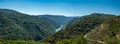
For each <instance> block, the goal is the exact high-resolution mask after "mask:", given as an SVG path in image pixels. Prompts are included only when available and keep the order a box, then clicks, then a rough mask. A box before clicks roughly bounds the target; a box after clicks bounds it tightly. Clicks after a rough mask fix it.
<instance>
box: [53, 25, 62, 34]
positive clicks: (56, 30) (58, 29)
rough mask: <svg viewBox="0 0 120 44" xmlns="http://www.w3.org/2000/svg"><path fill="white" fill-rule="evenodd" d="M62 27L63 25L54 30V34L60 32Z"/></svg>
mask: <svg viewBox="0 0 120 44" xmlns="http://www.w3.org/2000/svg"><path fill="white" fill-rule="evenodd" d="M63 27H64V26H63V25H61V26H60V27H59V28H57V29H55V32H58V31H60V30H61V29H62V28H63Z"/></svg>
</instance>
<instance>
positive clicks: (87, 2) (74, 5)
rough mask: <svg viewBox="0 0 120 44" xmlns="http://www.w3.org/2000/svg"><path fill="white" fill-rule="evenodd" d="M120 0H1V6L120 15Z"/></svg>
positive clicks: (26, 10) (32, 12) (67, 13)
mask: <svg viewBox="0 0 120 44" xmlns="http://www.w3.org/2000/svg"><path fill="white" fill-rule="evenodd" d="M119 2H120V1H119V0H0V8H4V9H12V10H16V11H19V12H21V13H25V14H30V15H43V14H50V15H64V16H84V15H89V14H92V13H104V14H114V15H120V10H119V9H120V6H119V5H120V3H119Z"/></svg>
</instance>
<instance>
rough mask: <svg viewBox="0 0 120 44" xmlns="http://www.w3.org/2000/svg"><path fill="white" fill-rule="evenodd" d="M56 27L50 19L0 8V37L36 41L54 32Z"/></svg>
mask: <svg viewBox="0 0 120 44" xmlns="http://www.w3.org/2000/svg"><path fill="white" fill-rule="evenodd" d="M51 22H52V23H51ZM56 27H57V23H56V24H55V23H54V22H53V21H51V20H46V19H44V18H40V17H37V16H30V15H26V14H22V13H19V12H17V11H14V10H9V9H0V39H8V40H36V41H38V40H41V39H43V38H45V37H47V36H48V35H51V34H54V33H55V30H54V29H55V28H56Z"/></svg>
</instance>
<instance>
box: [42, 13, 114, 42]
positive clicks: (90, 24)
mask: <svg viewBox="0 0 120 44" xmlns="http://www.w3.org/2000/svg"><path fill="white" fill-rule="evenodd" d="M112 17H114V15H109V14H99V13H93V14H91V15H87V16H83V17H80V18H79V19H78V18H76V20H72V23H70V24H68V25H67V26H66V27H65V28H63V29H62V30H61V31H59V32H58V33H56V34H54V35H52V36H49V37H47V38H45V39H44V40H43V42H50V43H52V44H53V43H56V41H60V40H64V39H68V40H71V39H74V38H75V37H78V36H81V35H82V36H84V35H85V34H86V33H88V32H90V31H91V30H92V29H94V28H96V27H97V26H99V25H100V24H101V23H103V22H104V21H105V20H107V19H109V18H112ZM73 41H74V40H73Z"/></svg>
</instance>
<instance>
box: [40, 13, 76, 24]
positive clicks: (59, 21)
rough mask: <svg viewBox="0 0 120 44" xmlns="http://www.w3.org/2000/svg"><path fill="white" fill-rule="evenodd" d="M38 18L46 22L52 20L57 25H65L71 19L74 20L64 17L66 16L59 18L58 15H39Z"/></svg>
mask: <svg viewBox="0 0 120 44" xmlns="http://www.w3.org/2000/svg"><path fill="white" fill-rule="evenodd" d="M39 17H42V18H46V19H48V20H52V21H54V22H56V23H57V24H59V25H65V24H67V23H68V22H69V21H70V20H71V19H72V18H74V17H66V16H60V15H39Z"/></svg>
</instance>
